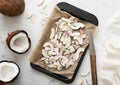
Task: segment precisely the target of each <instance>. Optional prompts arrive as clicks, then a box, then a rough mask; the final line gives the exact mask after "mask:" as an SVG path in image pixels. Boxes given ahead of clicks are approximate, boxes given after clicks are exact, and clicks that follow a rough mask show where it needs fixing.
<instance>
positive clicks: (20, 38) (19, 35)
mask: <svg viewBox="0 0 120 85" xmlns="http://www.w3.org/2000/svg"><path fill="white" fill-rule="evenodd" d="M6 43H7V45H8V47H9V48H10V49H11V50H12V51H14V52H16V53H18V54H23V53H25V52H27V51H28V50H29V48H30V47H31V40H30V38H29V37H28V34H27V32H25V31H24V30H17V31H14V32H12V33H10V34H8V37H7V39H6Z"/></svg>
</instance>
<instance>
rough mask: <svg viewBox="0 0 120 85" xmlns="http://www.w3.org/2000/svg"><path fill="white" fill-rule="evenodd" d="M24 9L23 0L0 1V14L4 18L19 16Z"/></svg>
mask: <svg viewBox="0 0 120 85" xmlns="http://www.w3.org/2000/svg"><path fill="white" fill-rule="evenodd" d="M24 9H25V2H24V0H0V12H1V13H2V14H4V15H6V16H17V15H20V14H22V13H23V11H24Z"/></svg>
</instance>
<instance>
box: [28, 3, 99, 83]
mask: <svg viewBox="0 0 120 85" xmlns="http://www.w3.org/2000/svg"><path fill="white" fill-rule="evenodd" d="M57 6H58V7H59V8H60V9H61V10H63V11H66V12H68V13H70V14H71V15H73V16H75V17H77V18H79V19H82V20H85V21H88V22H90V23H92V24H94V25H96V26H98V19H97V17H96V16H95V15H93V14H91V13H89V12H86V11H84V10H82V9H80V8H77V7H75V6H73V5H70V4H68V3H66V2H60V3H58V4H57ZM87 49H88V46H87V47H86V49H85V51H84V53H83V54H82V56H81V58H80V60H79V62H78V65H77V67H76V69H75V72H74V74H73V76H72V78H71V79H68V78H67V77H64V76H61V75H59V74H55V73H51V72H49V71H48V70H45V69H44V68H42V67H40V66H38V65H36V64H33V63H30V65H31V67H32V68H33V69H35V70H38V71H40V72H43V73H45V74H47V75H49V76H51V77H54V78H55V79H58V80H60V81H63V82H65V83H72V81H73V80H74V79H75V77H76V74H77V72H78V70H79V67H80V65H81V63H82V61H83V58H84V56H85V54H86V51H87Z"/></svg>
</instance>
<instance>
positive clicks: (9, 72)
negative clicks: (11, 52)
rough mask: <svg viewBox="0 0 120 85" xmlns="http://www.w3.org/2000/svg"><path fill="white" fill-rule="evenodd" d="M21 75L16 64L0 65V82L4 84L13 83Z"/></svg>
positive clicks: (4, 63)
mask: <svg viewBox="0 0 120 85" xmlns="http://www.w3.org/2000/svg"><path fill="white" fill-rule="evenodd" d="M18 73H19V68H18V66H17V65H16V64H14V63H9V62H2V63H0V80H1V81H3V82H9V81H12V80H13V79H14V78H15V77H16V76H17V75H18Z"/></svg>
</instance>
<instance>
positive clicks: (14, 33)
mask: <svg viewBox="0 0 120 85" xmlns="http://www.w3.org/2000/svg"><path fill="white" fill-rule="evenodd" d="M20 32H23V33H25V34H26V36H27V38H28V42H29V47H28V49H27V50H26V51H24V52H21V53H19V52H17V51H15V50H13V49H12V48H11V47H10V41H11V39H12V37H13V36H15V35H16V34H18V33H20ZM6 44H7V46H8V47H9V48H10V49H11V50H12V51H13V52H15V53H18V54H24V53H26V52H27V51H28V50H29V49H30V47H31V40H30V38H29V36H28V34H27V32H25V31H24V30H16V31H14V32H11V33H10V34H8V37H7V38H6Z"/></svg>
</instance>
